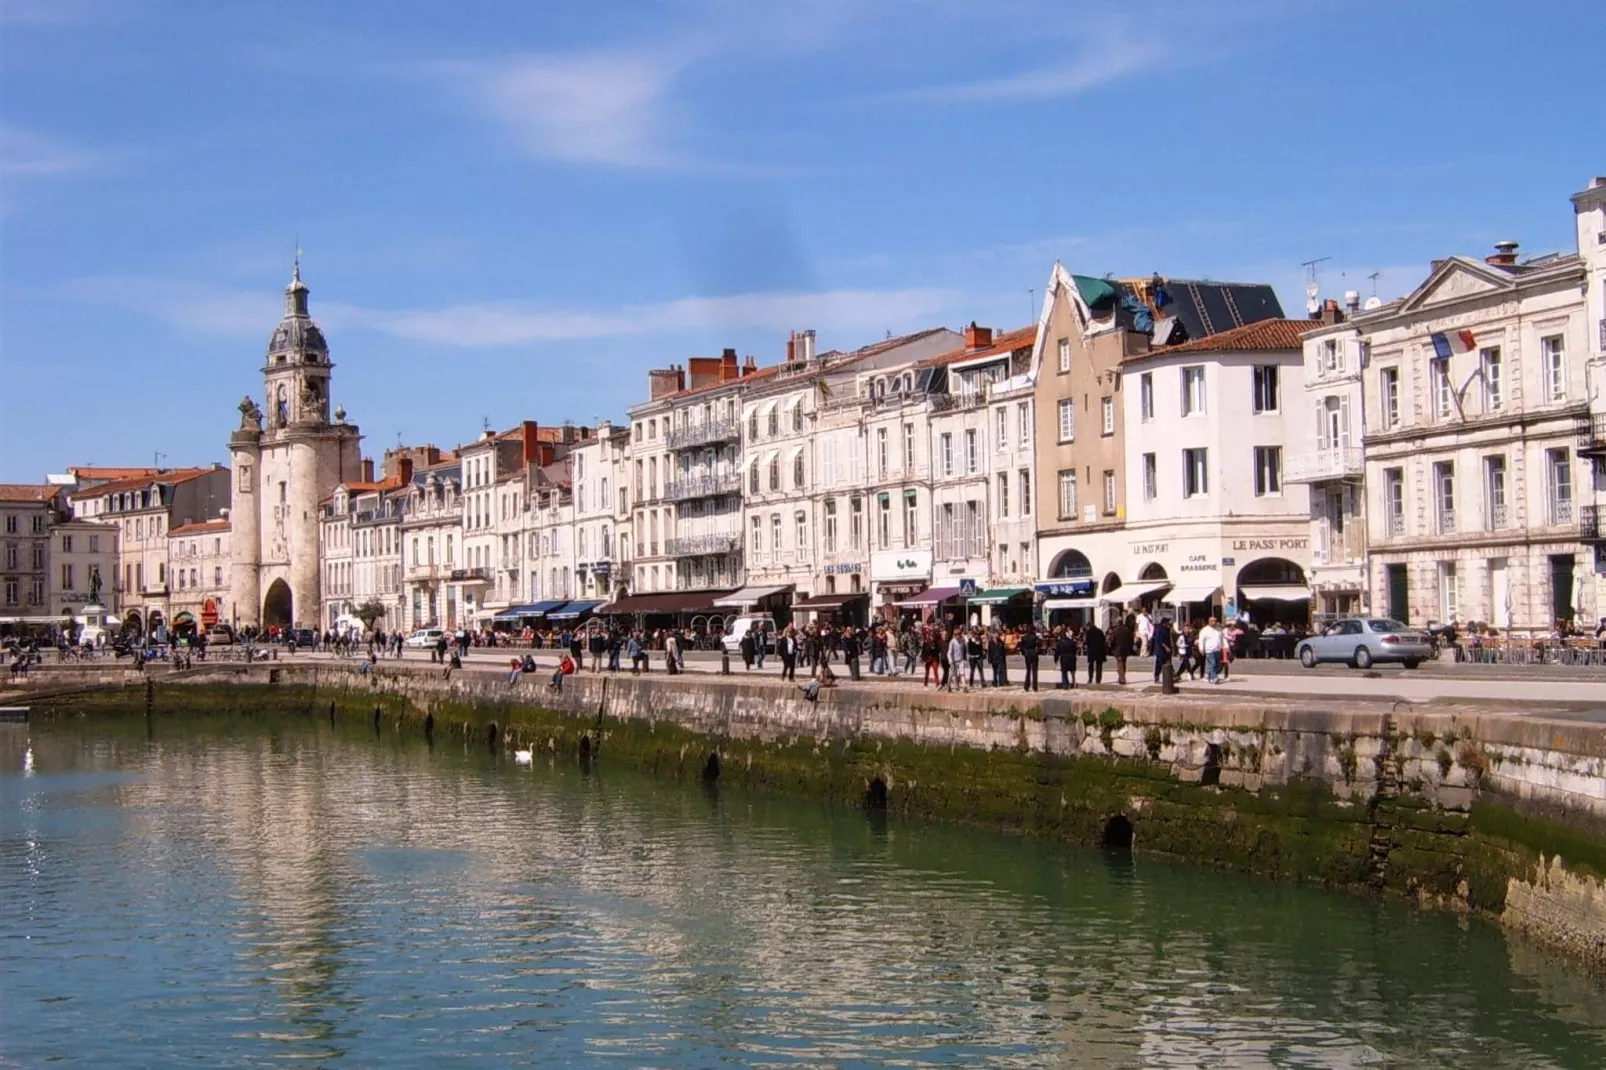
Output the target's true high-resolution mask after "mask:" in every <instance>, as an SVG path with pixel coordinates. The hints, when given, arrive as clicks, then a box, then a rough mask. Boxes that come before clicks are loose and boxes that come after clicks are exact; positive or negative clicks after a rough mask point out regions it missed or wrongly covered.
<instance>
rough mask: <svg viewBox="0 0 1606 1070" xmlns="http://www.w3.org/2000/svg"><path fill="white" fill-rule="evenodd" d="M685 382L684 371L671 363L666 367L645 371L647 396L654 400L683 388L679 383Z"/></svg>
mask: <svg viewBox="0 0 1606 1070" xmlns="http://www.w3.org/2000/svg"><path fill="white" fill-rule="evenodd" d="M683 382H685V376H684V373H682V372H681V370H680V369H679V368H678V367H676V366H675V365H673V364H671V365H670V366H669V367H667V368H654V369H653V370H652V371H650V372H648V373H647V396H648V397H649V398H650V399H651V400H653V401H656V400H658V399H659V398H661V397H664V396H666V395H668V394H673V393H675V392H676V391H678V390H683V389H685V388H684V387H683V386H682V385H681V384H682V383H683Z"/></svg>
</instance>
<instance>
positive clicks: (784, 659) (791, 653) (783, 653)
mask: <svg viewBox="0 0 1606 1070" xmlns="http://www.w3.org/2000/svg"><path fill="white" fill-rule="evenodd" d="M775 653H776V654H778V655H780V658H781V679H783V680H792V681H794V682H795V681H796V680H797V633H796V632H795V631H794V630H793V629H792V627H791V625H788V626H787V628H786V631H784V632H782V633H781V637H780V638H779V639H777V640H776V641H775Z"/></svg>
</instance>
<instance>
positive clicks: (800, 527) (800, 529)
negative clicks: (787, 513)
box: [792, 509, 809, 550]
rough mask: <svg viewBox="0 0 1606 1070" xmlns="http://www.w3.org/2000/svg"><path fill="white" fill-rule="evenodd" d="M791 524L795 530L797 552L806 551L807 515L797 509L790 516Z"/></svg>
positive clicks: (807, 541) (807, 535) (807, 542)
mask: <svg viewBox="0 0 1606 1070" xmlns="http://www.w3.org/2000/svg"><path fill="white" fill-rule="evenodd" d="M792 522H793V524H794V526H795V527H796V529H797V531H796V535H797V548H798V549H799V550H804V549H807V548H808V545H809V515H808V514H807V513H805V512H804V511H803V510H801V509H799V510H798V511H797V512H795V513H793V514H792Z"/></svg>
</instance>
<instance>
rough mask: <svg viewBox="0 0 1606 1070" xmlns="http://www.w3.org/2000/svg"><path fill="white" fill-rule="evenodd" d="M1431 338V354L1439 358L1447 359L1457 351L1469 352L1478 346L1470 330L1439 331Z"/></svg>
mask: <svg viewBox="0 0 1606 1070" xmlns="http://www.w3.org/2000/svg"><path fill="white" fill-rule="evenodd" d="M1432 338H1433V355H1434V357H1436V358H1437V359H1439V360H1449V359H1450V358H1451V357H1453V356H1455V355H1456V354H1458V353H1470V352H1472V351H1473V350H1474V349H1476V348H1477V346H1478V342H1477V339H1475V338H1473V337H1472V332H1471V331H1439V332H1437V333H1435V334H1434V335H1433V336H1432Z"/></svg>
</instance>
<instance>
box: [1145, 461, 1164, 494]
mask: <svg viewBox="0 0 1606 1070" xmlns="http://www.w3.org/2000/svg"><path fill="white" fill-rule="evenodd" d="M1159 496H1160V462H1159V458H1158V457H1157V456H1156V455H1155V454H1152V453H1145V454H1144V455H1143V500H1144V501H1146V502H1152V501H1154V499H1155V498H1157V497H1159Z"/></svg>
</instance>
